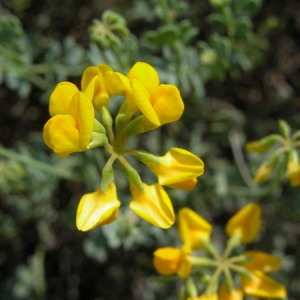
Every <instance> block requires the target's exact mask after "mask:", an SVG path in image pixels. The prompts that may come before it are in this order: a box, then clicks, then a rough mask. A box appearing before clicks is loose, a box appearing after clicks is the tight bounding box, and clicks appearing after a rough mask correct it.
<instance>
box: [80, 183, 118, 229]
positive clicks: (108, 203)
mask: <svg viewBox="0 0 300 300" xmlns="http://www.w3.org/2000/svg"><path fill="white" fill-rule="evenodd" d="M120 205H121V202H120V201H119V200H118V198H117V192H116V187H115V185H114V184H110V185H109V186H108V187H107V190H106V192H105V193H103V192H102V191H101V190H97V191H95V192H93V193H89V194H85V195H83V197H82V198H81V200H80V202H79V205H78V208H77V215H76V226H77V228H78V229H79V230H81V231H88V230H91V229H93V228H95V227H97V226H101V225H105V224H109V223H111V222H113V221H114V220H115V219H116V218H117V216H118V208H119V207H120Z"/></svg>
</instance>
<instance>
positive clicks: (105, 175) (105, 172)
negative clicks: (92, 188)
mask: <svg viewBox="0 0 300 300" xmlns="http://www.w3.org/2000/svg"><path fill="white" fill-rule="evenodd" d="M112 164H113V161H111V160H108V162H107V163H106V165H105V166H104V168H103V169H102V178H101V183H100V189H101V190H102V192H103V193H105V192H106V190H107V187H108V185H109V184H110V183H111V182H113V181H114V173H113V166H112Z"/></svg>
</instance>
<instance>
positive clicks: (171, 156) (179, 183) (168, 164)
mask: <svg viewBox="0 0 300 300" xmlns="http://www.w3.org/2000/svg"><path fill="white" fill-rule="evenodd" d="M147 165H148V167H149V168H150V169H151V171H152V172H153V173H154V174H155V175H156V176H157V177H158V182H159V184H161V185H167V186H170V187H173V188H179V189H185V190H189V189H192V188H193V187H194V186H195V184H196V183H197V177H198V176H201V175H202V174H203V172H204V163H203V161H202V160H201V159H200V158H199V157H197V156H196V155H194V154H193V153H191V152H189V151H187V150H185V149H181V148H171V149H170V150H169V151H168V152H167V153H166V154H165V155H164V156H161V157H158V162H157V163H156V162H149V163H147Z"/></svg>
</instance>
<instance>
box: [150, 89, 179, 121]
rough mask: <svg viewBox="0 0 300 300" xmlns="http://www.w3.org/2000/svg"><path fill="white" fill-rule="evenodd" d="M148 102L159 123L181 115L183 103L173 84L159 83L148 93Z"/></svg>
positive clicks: (175, 118) (173, 119) (174, 119)
mask: <svg viewBox="0 0 300 300" xmlns="http://www.w3.org/2000/svg"><path fill="white" fill-rule="evenodd" d="M150 102H151V104H152V106H153V109H154V111H155V112H156V115H157V117H158V119H159V122H160V125H163V124H167V123H171V122H175V121H177V120H179V119H180V118H181V116H182V113H183V110H184V104H183V101H182V99H181V96H180V92H179V90H178V88H177V87H176V86H175V85H172V84H161V85H160V86H159V87H158V88H157V89H155V90H154V91H153V92H152V93H151V94H150Z"/></svg>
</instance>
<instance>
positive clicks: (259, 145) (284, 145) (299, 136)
mask: <svg viewBox="0 0 300 300" xmlns="http://www.w3.org/2000/svg"><path fill="white" fill-rule="evenodd" d="M279 129H280V134H271V135H268V136H266V137H264V138H262V139H260V140H258V141H253V142H250V143H247V144H246V149H247V150H248V151H251V152H256V153H259V154H264V153H266V152H268V151H270V150H271V149H273V150H274V151H273V152H272V153H271V154H270V155H269V156H268V158H267V159H266V160H265V161H264V162H263V163H262V164H261V165H260V166H259V168H258V170H257V171H256V174H255V176H254V182H255V183H257V184H260V183H263V182H265V181H267V180H269V179H270V178H271V176H272V174H274V173H275V180H276V179H277V181H279V180H280V179H281V177H282V175H284V176H285V177H286V178H287V179H288V180H289V182H290V185H291V186H298V185H300V162H299V153H298V148H299V147H300V131H296V132H295V133H293V134H292V133H291V128H290V126H289V125H288V124H287V123H286V122H285V121H284V120H280V121H279Z"/></svg>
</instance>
